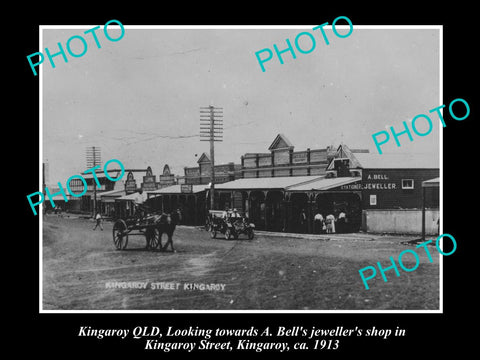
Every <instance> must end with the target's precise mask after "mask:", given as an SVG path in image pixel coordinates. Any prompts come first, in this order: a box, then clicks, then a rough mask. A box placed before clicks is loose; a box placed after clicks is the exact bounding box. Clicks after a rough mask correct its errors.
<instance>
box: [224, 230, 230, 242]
mask: <svg viewBox="0 0 480 360" xmlns="http://www.w3.org/2000/svg"><path fill="white" fill-rule="evenodd" d="M230 235H231V232H230V229H227V230H225V239H227V240H230Z"/></svg>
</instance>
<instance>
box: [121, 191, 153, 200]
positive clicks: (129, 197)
mask: <svg viewBox="0 0 480 360" xmlns="http://www.w3.org/2000/svg"><path fill="white" fill-rule="evenodd" d="M138 194H139V193H138V192H135V193H133V194H128V195H125V196H121V197H119V198H117V199H115V201H135V198H136V197H137V196H138ZM142 196H143V198H144V200H146V199H147V196H146V194H145V193H143V194H142Z"/></svg>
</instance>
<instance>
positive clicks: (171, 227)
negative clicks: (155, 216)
mask: <svg viewBox="0 0 480 360" xmlns="http://www.w3.org/2000/svg"><path fill="white" fill-rule="evenodd" d="M179 220H180V218H179V214H178V213H177V212H173V213H171V214H166V213H162V215H161V216H160V221H159V223H158V226H157V228H158V231H159V233H160V237H161V236H162V235H163V234H164V233H165V234H167V237H168V239H167V242H166V243H165V245H164V246H163V247H162V249H161V250H162V251H165V250H167V249H168V245H170V247H171V249H172V252H175V249H174V247H173V233H174V232H175V228H176V227H177V224H178V223H179Z"/></svg>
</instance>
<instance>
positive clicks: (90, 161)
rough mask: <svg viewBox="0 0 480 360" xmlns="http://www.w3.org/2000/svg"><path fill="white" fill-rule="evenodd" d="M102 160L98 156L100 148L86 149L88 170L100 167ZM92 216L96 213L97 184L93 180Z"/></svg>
mask: <svg viewBox="0 0 480 360" xmlns="http://www.w3.org/2000/svg"><path fill="white" fill-rule="evenodd" d="M101 164H102V160H101V156H100V148H99V147H96V146H91V147H88V148H87V168H88V169H90V168H92V167H95V166H97V165H101ZM93 180H94V181H93V183H92V186H93V216H95V215H96V213H97V184H95V179H93Z"/></svg>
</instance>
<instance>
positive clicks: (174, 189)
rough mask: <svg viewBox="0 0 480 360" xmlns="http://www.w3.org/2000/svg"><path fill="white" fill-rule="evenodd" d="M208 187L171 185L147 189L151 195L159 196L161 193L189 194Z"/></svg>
mask: <svg viewBox="0 0 480 360" xmlns="http://www.w3.org/2000/svg"><path fill="white" fill-rule="evenodd" d="M207 189H208V185H189V186H183V187H182V185H171V186H167V187H164V188H161V189H158V190H153V191H147V193H148V196H149V197H154V196H159V195H183V194H184V195H188V194H198V193H200V192H202V191H205V190H207Z"/></svg>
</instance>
